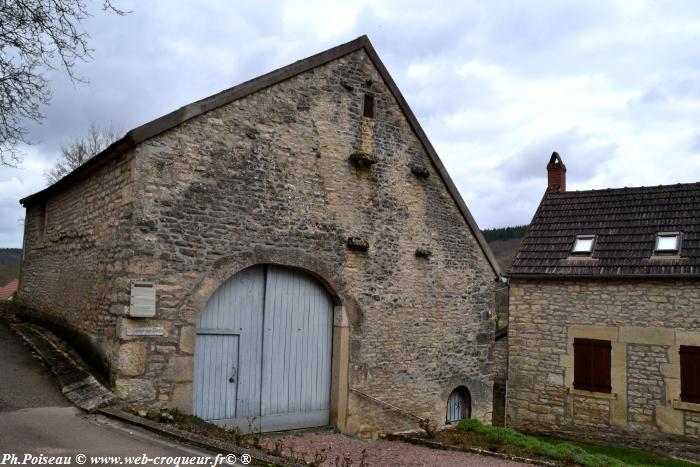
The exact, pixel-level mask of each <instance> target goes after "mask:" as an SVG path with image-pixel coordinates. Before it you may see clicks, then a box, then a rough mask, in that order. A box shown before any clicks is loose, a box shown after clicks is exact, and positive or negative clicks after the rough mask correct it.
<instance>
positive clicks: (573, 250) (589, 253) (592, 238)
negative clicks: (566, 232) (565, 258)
mask: <svg viewBox="0 0 700 467" xmlns="http://www.w3.org/2000/svg"><path fill="white" fill-rule="evenodd" d="M579 240H590V241H591V248H590V249H589V250H576V245H577V244H578V242H579ZM595 240H596V236H595V235H576V238H575V239H574V245H573V246H572V247H571V254H572V255H574V256H592V255H593V249H594V248H595Z"/></svg>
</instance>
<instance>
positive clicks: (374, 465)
mask: <svg viewBox="0 0 700 467" xmlns="http://www.w3.org/2000/svg"><path fill="white" fill-rule="evenodd" d="M261 444H263V445H264V446H265V447H266V448H267V449H270V450H272V451H274V450H277V451H278V452H281V454H282V455H284V456H288V457H292V458H295V459H297V460H298V461H301V459H302V458H303V459H304V460H305V461H306V462H314V463H317V464H318V465H322V466H330V467H336V466H338V467H350V466H352V467H380V466H381V467H383V466H406V467H418V466H431V467H433V466H452V465H455V466H459V465H465V466H475V467H481V466H483V467H501V466H503V467H506V466H508V467H515V466H526V465H530V464H523V463H520V462H513V461H509V460H504V459H498V458H495V457H489V456H480V455H477V454H471V453H466V452H456V451H442V450H438V449H431V448H427V447H423V446H415V445H412V444H408V443H402V442H399V441H386V440H378V441H368V440H362V439H357V438H351V437H349V436H345V435H342V434H339V433H299V434H294V435H288V436H280V437H271V438H264V439H262V440H261ZM363 452H364V454H363ZM324 458H325V460H323V462H319V461H320V460H321V459H324ZM363 458H364V463H363V462H362V461H363Z"/></svg>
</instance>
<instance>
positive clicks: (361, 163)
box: [349, 151, 377, 170]
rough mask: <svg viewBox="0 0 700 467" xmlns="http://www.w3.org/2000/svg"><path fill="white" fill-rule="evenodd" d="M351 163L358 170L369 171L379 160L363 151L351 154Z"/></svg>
mask: <svg viewBox="0 0 700 467" xmlns="http://www.w3.org/2000/svg"><path fill="white" fill-rule="evenodd" d="M349 159H350V162H351V163H352V165H354V166H355V167H357V168H360V169H365V170H366V169H369V168H370V167H372V166H373V165H374V164H376V163H377V159H376V158H375V157H374V156H373V155H372V154H368V153H366V152H363V151H357V152H354V153H352V154H350V158H349Z"/></svg>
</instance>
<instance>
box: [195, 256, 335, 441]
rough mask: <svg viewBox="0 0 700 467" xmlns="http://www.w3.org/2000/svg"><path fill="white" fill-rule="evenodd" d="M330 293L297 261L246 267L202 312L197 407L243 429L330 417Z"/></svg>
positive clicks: (286, 426) (290, 425) (198, 412)
mask: <svg viewBox="0 0 700 467" xmlns="http://www.w3.org/2000/svg"><path fill="white" fill-rule="evenodd" d="M332 348H333V300H332V298H331V296H330V295H329V294H328V292H327V291H326V290H325V288H324V287H323V285H321V284H320V283H319V282H318V281H317V280H316V279H314V278H313V277H311V276H310V275H308V274H306V273H304V272H302V271H299V270H296V269H292V268H287V267H282V266H274V265H256V266H252V267H249V268H247V269H244V270H242V271H240V272H238V273H237V274H235V275H234V276H232V277H231V278H229V279H228V280H227V281H225V282H224V283H223V284H221V286H220V287H219V288H218V289H217V290H216V291H215V292H214V294H213V295H212V296H211V297H210V298H209V301H208V302H207V304H206V306H205V307H204V310H203V312H202V313H201V314H200V316H199V318H198V320H197V329H196V338H195V364H194V381H193V413H194V414H195V415H198V416H200V417H202V418H203V419H204V420H208V421H211V422H213V423H217V424H219V425H222V426H226V427H238V428H240V429H241V430H243V431H248V430H251V429H253V430H260V431H273V430H286V429H296V428H305V427H312V426H321V425H328V424H329V421H330V420H329V417H330V405H331V400H330V398H331V364H332Z"/></svg>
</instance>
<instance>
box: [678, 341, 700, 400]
mask: <svg viewBox="0 0 700 467" xmlns="http://www.w3.org/2000/svg"><path fill="white" fill-rule="evenodd" d="M680 354H681V400H682V401H683V402H692V403H694V404H700V347H694V346H690V345H681V350H680Z"/></svg>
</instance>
